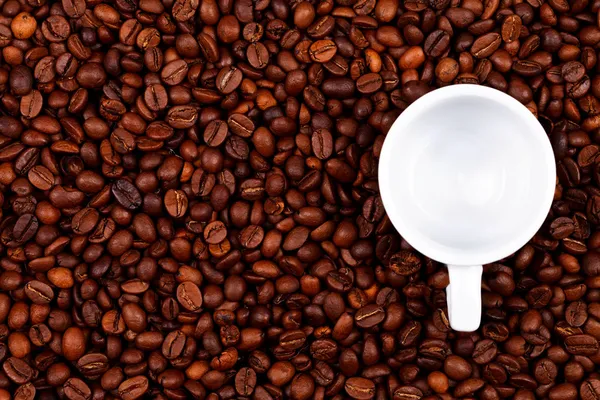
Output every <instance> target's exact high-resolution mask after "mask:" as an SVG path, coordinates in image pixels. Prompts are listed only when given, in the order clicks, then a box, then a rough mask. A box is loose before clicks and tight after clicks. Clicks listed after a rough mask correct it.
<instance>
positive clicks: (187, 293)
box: [177, 282, 202, 312]
mask: <svg viewBox="0 0 600 400" xmlns="http://www.w3.org/2000/svg"><path fill="white" fill-rule="evenodd" d="M177 301H178V302H179V304H181V305H182V306H183V307H184V308H185V309H187V310H189V311H194V312H195V311H198V310H200V307H201V306H202V293H201V292H200V289H199V288H198V286H197V285H195V284H194V283H192V282H183V283H181V284H180V285H179V286H178V287H177Z"/></svg>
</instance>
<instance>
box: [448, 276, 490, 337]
mask: <svg viewBox="0 0 600 400" xmlns="http://www.w3.org/2000/svg"><path fill="white" fill-rule="evenodd" d="M482 271H483V267H482V266H481V265H472V266H460V265H448V275H449V277H450V285H448V287H447V288H446V300H447V302H448V317H449V319H450V326H451V327H452V329H454V330H455V331H459V332H472V331H474V330H476V329H477V328H479V324H480V323H481V273H482Z"/></svg>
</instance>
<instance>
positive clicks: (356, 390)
mask: <svg viewBox="0 0 600 400" xmlns="http://www.w3.org/2000/svg"><path fill="white" fill-rule="evenodd" d="M344 388H345V389H346V393H348V396H350V397H352V398H353V399H359V400H369V399H372V398H374V397H375V383H373V381H371V380H370V379H365V378H359V377H353V378H349V379H348V380H346V383H345V385H344Z"/></svg>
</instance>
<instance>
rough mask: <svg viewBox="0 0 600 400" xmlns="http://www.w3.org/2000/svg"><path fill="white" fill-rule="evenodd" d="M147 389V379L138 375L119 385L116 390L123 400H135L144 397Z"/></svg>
mask: <svg viewBox="0 0 600 400" xmlns="http://www.w3.org/2000/svg"><path fill="white" fill-rule="evenodd" d="M148 388H149V383H148V378H146V377H145V376H140V375H138V376H135V377H133V378H130V379H127V380H126V381H124V382H123V383H121V384H120V385H119V388H118V389H117V390H118V392H119V396H120V397H121V398H122V399H123V400H135V399H139V398H140V397H142V396H144V394H145V393H146V392H147V391H148Z"/></svg>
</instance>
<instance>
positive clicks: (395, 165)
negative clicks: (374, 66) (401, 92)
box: [380, 94, 554, 262]
mask: <svg viewBox="0 0 600 400" xmlns="http://www.w3.org/2000/svg"><path fill="white" fill-rule="evenodd" d="M502 95H504V94H502ZM514 107H515V105H513V104H509V105H506V104H504V103H503V102H497V101H494V100H493V99H488V98H482V97H479V96H462V97H449V98H445V99H444V98H442V99H439V100H437V101H435V102H432V104H426V105H421V107H420V108H419V110H418V112H413V114H412V115H411V116H410V118H407V119H406V120H405V121H400V126H398V127H392V130H391V131H390V133H389V134H388V136H390V135H392V136H393V140H392V143H386V144H384V146H386V145H388V144H391V145H392V154H393V157H391V158H390V162H389V165H386V166H383V167H384V168H386V171H381V168H382V166H381V165H380V174H385V175H386V179H387V181H388V182H389V184H390V185H389V186H390V188H388V189H389V190H388V192H387V194H388V197H390V198H391V202H392V203H393V210H392V212H390V210H388V215H390V218H391V220H392V222H393V223H394V225H397V222H398V221H400V225H401V227H402V229H399V230H400V233H401V234H403V235H404V237H405V238H406V239H407V240H408V241H409V243H411V244H413V246H415V247H416V248H417V249H419V247H423V248H426V249H427V251H424V252H425V253H426V254H427V255H430V256H431V257H433V258H435V257H434V256H435V254H430V253H431V252H432V250H431V249H435V250H433V252H434V253H436V254H439V257H437V258H438V260H439V261H443V262H457V260H458V259H459V258H460V255H465V256H467V257H468V256H473V255H474V254H478V255H482V257H485V256H489V258H490V259H489V260H488V261H486V262H491V261H494V258H495V259H498V258H502V257H505V256H507V255H509V254H510V253H511V252H513V251H515V250H517V249H518V248H519V247H520V246H522V245H523V244H525V242H527V240H529V238H530V237H531V236H532V235H533V234H534V233H535V231H536V230H537V229H538V228H539V226H540V225H541V223H542V222H543V220H544V218H545V216H546V214H547V212H548V209H549V206H550V202H551V199H552V194H553V191H554V182H552V179H551V178H549V177H550V176H551V175H553V173H549V171H550V170H552V171H553V170H554V163H553V160H552V157H550V158H549V157H548V151H549V148H550V145H549V143H547V142H548V140H547V138H546V136H545V133H544V132H543V130H542V131H541V134H540V131H539V130H541V129H542V128H541V126H540V125H539V124H538V123H537V121H536V120H535V118H534V117H533V116H532V115H529V114H527V113H529V111H528V110H526V109H525V108H524V107H523V106H522V105H520V104H517V105H516V107H517V109H518V107H522V108H523V110H521V111H525V113H523V112H520V113H515V108H514ZM409 110H410V108H409ZM532 123H533V124H532ZM536 129H537V131H535V130H536ZM387 140H388V139H386V141H387ZM550 151H551V150H550ZM384 180H385V179H384ZM381 184H382V182H381V181H380V185H381ZM385 200H386V199H384V201H385ZM389 202H390V201H389V200H388V202H387V203H385V205H386V209H388V205H389V204H388V203H389ZM396 227H397V228H398V226H396ZM419 250H421V251H423V250H424V249H419ZM503 252H504V253H506V254H501V253H503Z"/></svg>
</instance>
